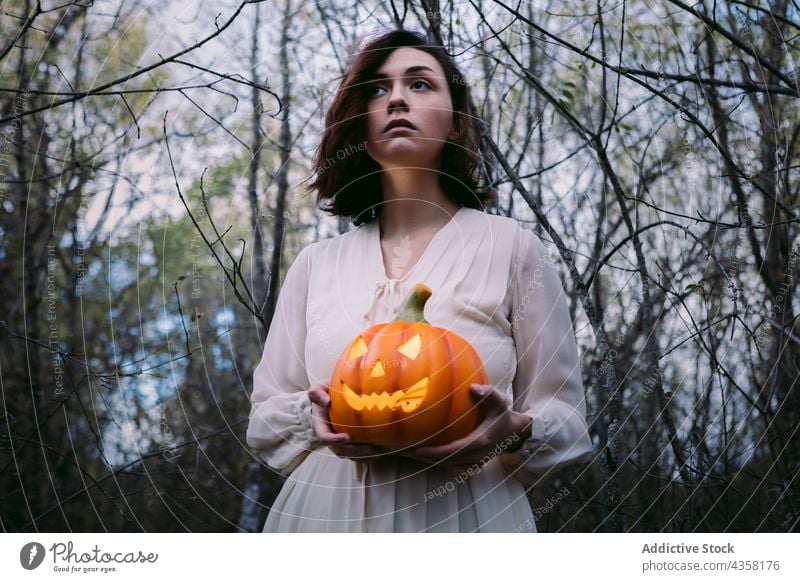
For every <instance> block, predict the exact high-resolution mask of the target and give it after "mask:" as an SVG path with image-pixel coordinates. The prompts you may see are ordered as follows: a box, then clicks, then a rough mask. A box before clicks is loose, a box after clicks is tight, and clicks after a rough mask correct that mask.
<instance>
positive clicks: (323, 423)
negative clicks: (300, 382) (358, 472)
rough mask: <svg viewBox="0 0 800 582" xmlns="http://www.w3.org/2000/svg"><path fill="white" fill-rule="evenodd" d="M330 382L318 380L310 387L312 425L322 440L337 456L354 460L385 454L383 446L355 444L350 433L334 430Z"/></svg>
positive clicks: (369, 458)
mask: <svg viewBox="0 0 800 582" xmlns="http://www.w3.org/2000/svg"><path fill="white" fill-rule="evenodd" d="M328 389H329V386H328V384H323V383H321V382H318V383H317V384H314V385H313V386H311V388H309V389H308V399H309V400H310V401H311V426H312V427H313V428H314V431H315V432H316V433H317V437H319V440H320V442H321V443H322V444H323V445H326V446H327V447H328V448H329V449H330V450H331V451H333V453H334V454H335V455H336V456H337V457H341V458H343V459H352V460H354V461H369V460H372V459H375V458H378V457H382V456H385V454H386V453H385V452H384V450H383V449H382V448H381V447H377V446H374V445H366V444H353V442H352V439H351V438H350V435H349V434H347V433H345V432H333V430H331V424H330V416H329V411H330V405H331V397H330V395H329V394H328Z"/></svg>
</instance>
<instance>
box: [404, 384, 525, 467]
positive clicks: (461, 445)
mask: <svg viewBox="0 0 800 582" xmlns="http://www.w3.org/2000/svg"><path fill="white" fill-rule="evenodd" d="M470 393H471V394H472V395H473V396H474V397H475V398H477V399H478V404H477V405H478V406H480V407H482V408H483V410H484V413H485V414H484V418H483V422H481V423H480V424H479V425H478V426H476V427H475V429H474V430H473V431H472V432H470V433H469V434H468V435H466V436H464V437H462V438H460V439H457V440H455V441H453V442H451V443H448V444H445V445H437V446H424V447H417V448H416V449H411V450H410V451H408V455H407V456H409V457H414V458H417V459H424V460H425V461H427V462H428V463H431V464H436V465H470V464H473V463H477V462H478V461H480V460H481V459H483V458H484V457H486V455H487V454H488V453H490V452H491V451H494V450H495V448H496V447H497V445H498V444H500V443H502V442H503V441H505V440H506V439H507V438H508V437H512V438H513V439H515V440H514V444H513V445H511V446H510V447H506V450H513V449H515V448H517V447H518V446H519V445H520V444H521V441H522V440H524V439H526V438H528V437H529V436H530V434H531V433H530V430H529V429H532V428H533V425H532V422H533V421H532V419H531V417H530V416H528V415H527V414H523V413H521V412H516V411H514V410H512V409H511V407H510V406H509V404H508V400H507V399H506V397H505V395H504V394H502V393H501V392H499V391H498V390H495V389H494V388H493V387H492V386H491V385H488V384H472V385H471V386H470ZM529 425H530V427H529ZM515 434H516V435H517V437H518V438H515V437H514V435H515Z"/></svg>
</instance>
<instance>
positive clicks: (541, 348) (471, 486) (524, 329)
mask: <svg viewBox="0 0 800 582" xmlns="http://www.w3.org/2000/svg"><path fill="white" fill-rule="evenodd" d="M469 101H470V99H469V90H468V87H467V85H466V82H465V81H464V79H463V77H462V76H461V74H460V73H459V72H458V69H457V68H456V66H455V64H454V63H453V61H452V60H451V59H450V57H449V56H448V55H447V53H446V52H445V51H444V49H442V48H441V47H433V46H428V45H427V43H426V41H425V38H424V37H423V36H421V35H419V34H417V33H413V32H409V31H392V32H389V33H386V34H383V35H382V36H380V37H378V38H376V39H375V40H373V41H372V42H370V43H368V44H367V45H366V46H365V47H363V48H362V49H361V50H360V51H358V52H356V53H355V54H354V58H353V59H352V62H351V63H350V65H349V67H348V71H347V73H346V74H345V76H344V79H343V80H342V83H341V85H340V87H339V90H338V92H337V94H336V96H335V98H334V100H333V103H332V105H331V107H330V109H329V111H328V113H327V116H326V128H325V133H324V135H323V138H322V141H321V143H320V147H319V150H318V152H317V156H316V159H315V170H316V180H315V182H314V184H313V187H314V188H315V189H316V190H317V191H318V200H319V202H320V203H321V204H322V205H323V207H324V208H325V209H326V210H327V211H329V212H331V213H332V214H334V215H338V216H346V217H349V218H351V219H352V220H353V222H354V224H355V225H356V226H358V228H355V229H353V230H351V231H349V232H347V233H345V234H342V235H339V236H337V237H334V238H332V239H328V240H322V241H319V242H316V243H313V244H311V245H309V246H307V247H305V248H304V249H303V250H302V251H301V252H300V253H299V255H298V256H297V259H296V260H295V262H294V263H293V264H292V266H291V268H290V269H289V271H288V272H287V274H286V278H285V281H284V283H283V287H282V290H281V293H280V296H279V299H278V305H277V310H276V314H275V317H274V320H273V323H272V326H271V328H270V330H269V333H268V335H267V339H266V343H265V346H264V354H263V357H262V359H261V362H260V363H259V365H258V367H257V368H256V370H255V372H254V390H253V394H252V404H253V407H252V412H251V415H250V425H249V427H248V431H247V442H248V444H249V445H250V446H252V447H254V448H255V449H257V450H258V452H259V454H260V455H261V457H262V458H263V459H264V460H265V461H266V463H267V464H268V465H269V466H270V467H272V468H273V469H275V470H277V471H280V472H281V473H282V474H284V475H287V476H288V479H287V480H286V482H285V484H284V486H283V488H282V490H281V491H280V493H279V495H278V497H277V499H276V500H275V503H274V504H273V506H272V508H271V510H270V513H269V515H268V517H267V521H266V524H265V526H264V531H269V532H297V531H304V532H312V531H331V532H334V531H335V532H427V531H438V532H448V531H468V532H477V531H480V532H484V531H490V532H511V531H535V524H534V520H533V515H532V512H531V508H530V505H529V503H528V500H527V498H526V494H525V488H526V487H529V486H532V485H534V484H535V483H536V481H537V479H539V478H541V477H542V476H544V475H547V474H548V473H550V472H551V471H554V470H556V469H558V468H560V467H563V466H565V465H568V464H572V463H577V462H582V461H586V460H588V459H589V458H590V457H591V451H592V445H591V441H590V439H589V435H588V431H587V426H586V421H585V404H584V394H583V385H582V381H581V373H580V366H579V362H578V353H577V346H576V342H575V336H574V333H573V330H572V324H571V321H570V317H569V312H568V310H567V304H566V300H565V297H564V292H563V288H562V286H561V283H560V280H559V278H558V275H557V272H556V271H555V269H554V268H553V266H552V264H551V262H550V261H549V259H548V255H547V252H546V250H545V247H544V245H543V243H542V242H541V241H540V240H539V239H538V238H537V237H536V235H534V234H533V233H532V232H531V231H529V230H526V229H523V228H521V227H520V226H519V225H518V224H517V222H516V221H514V220H513V219H510V218H506V217H500V216H495V215H491V214H487V213H485V212H483V211H482V208H483V206H484V203H485V202H489V201H490V200H491V192H490V190H489V189H488V188H484V187H482V186H481V184H480V180H479V179H478V177H477V175H478V170H479V164H478V162H477V150H478V148H477V144H478V138H477V135H478V134H477V132H476V127H475V120H474V117H472V116H471V115H470V106H469ZM419 282H421V283H425V284H426V285H427V286H428V287H430V288H431V289H432V291H433V295H432V297H431V298H430V300H429V301H428V303H427V304H426V307H425V317H426V319H427V320H428V321H429V322H430V324H431V325H434V326H438V327H444V328H447V329H450V330H451V331H453V332H455V333H457V334H458V335H460V336H462V337H463V338H464V339H466V340H467V341H468V342H470V344H471V345H472V346H473V347H474V348H475V350H476V351H477V352H478V354H479V355H480V357H481V359H482V361H483V363H484V367H485V369H486V372H487V375H488V378H489V384H488V385H473V386H471V390H472V392H473V394H474V397H475V403H476V406H481V407H483V408H484V412H485V420H484V421H483V422H482V423H481V424H480V425H479V426H478V427H477V428H476V429H475V430H474V431H473V432H472V433H470V434H469V435H468V436H466V437H464V438H462V439H459V440H458V441H455V442H452V443H449V444H446V445H441V446H437V447H419V448H417V449H411V450H405V451H402V452H392V453H391V454H389V453H388V452H387V451H384V450H382V449H381V448H379V447H376V446H372V445H370V444H368V443H354V442H352V441H351V438H350V436H349V435H347V434H346V433H339V434H337V433H335V432H333V431H332V429H331V426H330V423H329V418H328V405H329V403H330V398H329V395H328V382H329V381H330V377H331V374H332V372H333V368H334V365H335V363H336V360H337V358H338V356H339V354H340V353H341V351H342V350H343V349H344V348H345V347H346V346H347V345H348V344H349V343H350V342H351V341H352V339H353V338H354V337H356V336H357V335H358V334H359V333H360V332H361V331H363V330H364V329H366V328H368V327H370V326H372V325H374V324H377V323H383V322H387V321H391V320H393V319H394V317H395V315H396V314H397V311H398V310H399V308H400V307H401V303H402V302H403V299H404V298H405V297H406V295H407V294H408V291H409V290H410V289H411V287H413V285H414V284H415V283H419ZM509 390H510V393H509Z"/></svg>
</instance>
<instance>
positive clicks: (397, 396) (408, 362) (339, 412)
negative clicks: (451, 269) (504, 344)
mask: <svg viewBox="0 0 800 582" xmlns="http://www.w3.org/2000/svg"><path fill="white" fill-rule="evenodd" d="M430 296H431V290H430V289H429V288H428V287H427V286H426V285H423V284H417V285H415V286H414V288H413V289H412V290H411V292H410V293H409V295H408V298H407V299H406V303H405V306H404V308H403V310H402V311H401V312H400V314H399V315H398V317H397V318H396V319H395V320H394V321H393V322H391V323H381V324H378V325H374V326H372V327H370V328H369V329H367V330H365V331H363V332H362V333H361V334H359V335H358V337H356V338H355V339H354V340H353V341H352V342H351V343H350V345H349V346H347V348H345V350H344V351H343V352H342V354H341V356H340V357H339V360H338V362H337V363H336V367H335V368H334V372H333V376H332V378H331V382H330V389H329V394H330V398H331V403H330V420H331V425H332V427H333V429H334V430H335V431H336V432H346V433H348V434H349V435H350V436H351V438H352V439H353V442H360V443H369V444H374V445H383V446H386V447H389V448H402V447H408V446H421V445H423V444H425V445H439V444H445V443H449V442H452V441H454V440H456V439H458V438H461V437H463V436H465V435H467V434H468V433H469V432H470V431H472V430H473V429H474V428H475V427H476V426H477V425H478V424H479V423H480V422H481V421H482V420H483V419H482V418H480V415H481V413H480V412H479V408H478V407H477V406H476V401H475V400H474V398H473V397H472V395H471V393H470V390H469V387H470V385H471V384H487V383H488V378H487V376H486V371H485V370H484V368H483V363H482V362H481V359H480V357H479V356H478V354H477V352H476V351H475V349H474V348H473V347H472V346H471V345H470V344H469V343H468V342H467V341H466V340H465V339H464V338H462V337H461V336H459V335H457V334H455V333H453V332H451V331H448V330H446V329H444V328H441V327H434V326H432V325H430V324H429V323H428V322H427V321H426V320H425V318H424V317H423V309H424V307H425V302H426V301H427V300H428V299H429V298H430Z"/></svg>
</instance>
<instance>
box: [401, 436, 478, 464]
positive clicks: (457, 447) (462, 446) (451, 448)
mask: <svg viewBox="0 0 800 582" xmlns="http://www.w3.org/2000/svg"><path fill="white" fill-rule="evenodd" d="M476 440H477V439H476V438H475V431H473V432H472V433H470V434H468V435H467V436H465V437H462V438H460V439H457V440H454V441H453V442H450V443H447V444H446V445H438V446H428V447H417V448H416V449H414V451H413V453H414V454H415V455H420V456H422V457H431V458H446V457H450V456H453V455H455V454H457V453H458V454H462V455H463V454H465V453H468V452H470V451H472V450H473V449H475V450H477V449H478V445H477V443H476Z"/></svg>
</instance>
